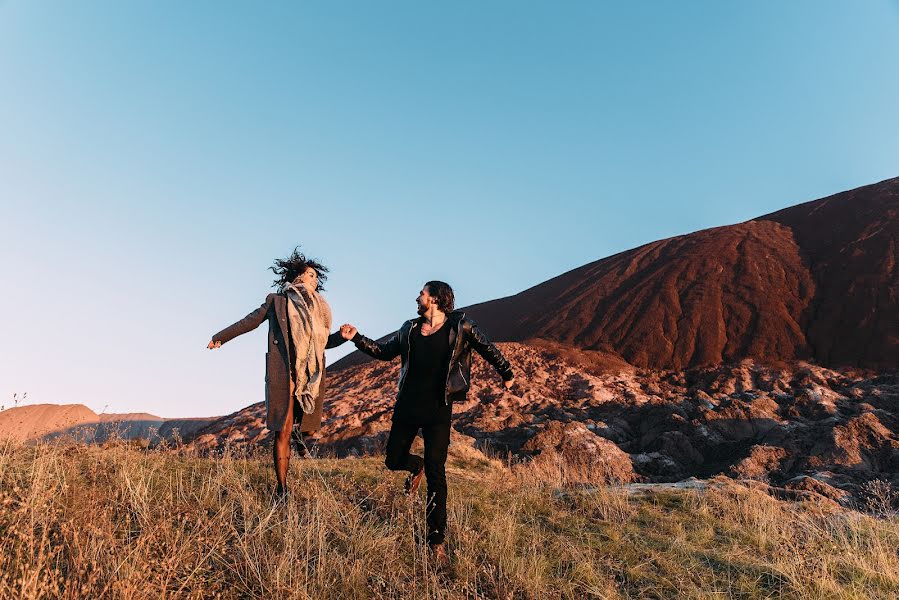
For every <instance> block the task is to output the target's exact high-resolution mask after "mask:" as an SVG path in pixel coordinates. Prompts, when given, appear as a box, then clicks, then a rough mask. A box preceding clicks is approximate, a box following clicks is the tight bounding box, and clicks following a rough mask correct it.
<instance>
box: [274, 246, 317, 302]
mask: <svg viewBox="0 0 899 600" xmlns="http://www.w3.org/2000/svg"><path fill="white" fill-rule="evenodd" d="M269 269H271V270H272V271H273V272H274V273H275V275H276V276H277V277H276V279H275V281H274V282H273V283H272V287H277V288H278V291H279V292H283V291H284V288H286V287H287V286H288V285H290V284H291V283H293V280H294V279H296V278H297V277H299V276H300V275H302V274H303V273H305V272H306V269H315V272H316V273H318V287H316V289H315V291H317V292H320V291H322V290H324V289H325V287H324V283H325V281H327V280H328V275H327V273H328V267H326V266H325V265H323V264H321V263H320V262H318V261H317V260H315V259H310V258H306V255H304V254H303V253H302V252H300V247H299V246H297V247H296V248H294V249H293V252H292V253H291V254H290V256H288V257H287V258H276V259H275V264H274V266H271V267H269Z"/></svg>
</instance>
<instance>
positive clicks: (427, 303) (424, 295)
mask: <svg viewBox="0 0 899 600" xmlns="http://www.w3.org/2000/svg"><path fill="white" fill-rule="evenodd" d="M415 303H416V304H417V305H418V314H420V315H423V314H425V313H426V312H428V309H429V308H431V306H433V305H434V304H436V303H437V299H436V298H435V297H434V296H432V295H431V293H430V292H429V291H428V286H424V287H423V288H421V291H420V292H418V298H416V299H415Z"/></svg>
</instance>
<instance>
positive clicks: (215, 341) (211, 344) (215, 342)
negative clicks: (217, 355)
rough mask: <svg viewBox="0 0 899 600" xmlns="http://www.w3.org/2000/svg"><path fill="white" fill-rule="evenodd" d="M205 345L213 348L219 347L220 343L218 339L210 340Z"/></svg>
mask: <svg viewBox="0 0 899 600" xmlns="http://www.w3.org/2000/svg"><path fill="white" fill-rule="evenodd" d="M206 347H207V348H209V349H210V350H215V349H216V348H221V347H222V343H221V342H219V341H218V340H212V341H211V342H209V345H207V346H206Z"/></svg>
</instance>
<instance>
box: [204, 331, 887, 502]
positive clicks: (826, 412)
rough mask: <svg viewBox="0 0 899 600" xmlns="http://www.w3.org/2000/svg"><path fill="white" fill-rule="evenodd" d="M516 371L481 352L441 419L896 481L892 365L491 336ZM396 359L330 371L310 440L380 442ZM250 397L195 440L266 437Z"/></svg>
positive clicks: (238, 442) (622, 467) (663, 474)
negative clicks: (698, 359)
mask: <svg viewBox="0 0 899 600" xmlns="http://www.w3.org/2000/svg"><path fill="white" fill-rule="evenodd" d="M500 347H501V349H502V350H503V352H504V353H505V354H506V356H507V357H509V359H510V360H511V361H512V362H513V364H514V365H515V368H516V372H517V373H518V378H517V382H516V384H515V385H514V386H513V388H512V390H511V391H506V390H504V389H503V388H502V387H501V386H500V381H499V378H498V377H497V376H496V375H495V373H493V372H492V371H491V369H490V368H489V366H487V365H486V364H485V363H484V362H483V361H482V360H480V359H477V360H476V361H475V365H474V369H473V379H474V385H473V388H472V391H471V393H470V395H469V399H468V401H467V402H466V403H464V404H460V405H457V406H456V407H455V420H454V427H455V428H456V430H457V431H458V432H460V433H462V434H465V435H467V436H470V437H472V438H474V439H476V440H477V441H478V443H479V446H480V447H482V448H486V449H491V450H493V451H495V452H500V453H502V454H505V453H506V452H512V453H514V454H517V455H519V456H522V457H526V456H539V455H540V454H542V453H550V454H553V455H561V456H563V457H565V459H566V460H570V461H574V462H577V463H580V464H586V465H588V466H589V465H590V464H593V465H595V466H599V467H601V468H602V470H604V471H605V472H607V473H609V474H611V475H614V477H615V478H619V479H637V480H644V481H651V482H665V481H677V480H681V479H684V478H687V477H690V476H696V477H710V476H712V475H715V474H725V475H729V476H732V477H737V478H743V479H745V478H749V479H760V480H765V481H768V482H770V483H772V484H775V485H778V486H787V485H789V486H793V487H797V486H798V487H800V488H801V489H804V488H811V487H814V488H815V491H818V492H821V491H823V492H825V493H826V494H827V495H830V496H832V497H835V498H837V499H839V498H842V497H843V496H844V495H846V494H848V493H855V492H857V491H858V489H859V486H860V485H861V484H863V483H865V482H867V481H870V480H872V479H883V480H887V481H891V482H892V484H893V485H894V486H899V375H897V374H896V373H893V374H889V375H879V376H873V375H871V374H870V373H865V372H861V371H854V370H851V369H848V370H831V369H827V368H824V367H820V366H815V365H811V364H808V363H802V362H798V363H793V364H782V365H780V366H770V365H768V366H766V365H762V364H760V363H757V362H755V361H752V360H745V361H742V362H740V363H737V364H732V365H729V366H717V367H709V368H694V369H687V370H668V371H659V370H646V369H636V368H632V367H631V368H627V367H625V368H617V369H612V370H602V369H595V368H591V365H593V364H595V363H596V358H597V357H596V356H594V355H590V354H589V353H586V354H585V353H578V352H576V351H572V350H570V349H567V348H564V347H558V346H556V347H554V346H552V345H549V344H543V345H540V346H528V345H522V344H516V343H504V344H500ZM398 368H399V367H398V362H397V361H394V362H392V363H368V364H364V365H359V366H355V367H350V368H347V369H344V370H342V371H339V372H337V373H335V374H334V375H333V376H332V377H331V379H330V385H331V388H330V393H329V397H328V399H327V401H326V413H325V424H324V427H323V428H322V430H321V431H320V433H319V435H318V436H317V438H318V439H317V448H318V452H319V453H322V454H336V455H338V456H346V455H354V454H365V453H369V452H376V451H380V450H381V447H382V445H383V443H384V441H385V439H386V433H387V431H388V430H389V427H390V422H389V417H390V410H391V408H392V405H393V396H394V390H395V386H396V380H397V375H398ZM267 437H268V433H267V431H266V430H265V415H264V406H263V405H262V404H261V403H260V404H255V405H253V406H250V407H247V408H246V409H244V410H242V411H239V412H237V413H234V414H233V415H229V416H227V417H223V418H222V419H220V420H219V421H216V422H214V423H212V424H210V425H209V426H207V427H205V428H203V429H201V430H199V431H198V432H197V436H196V437H195V438H194V439H193V440H192V441H191V447H192V448H193V449H195V450H198V451H202V452H209V451H215V450H221V449H223V448H224V447H226V446H230V447H232V448H241V447H245V448H246V447H252V446H255V445H258V444H261V443H263V442H265V441H266V440H267Z"/></svg>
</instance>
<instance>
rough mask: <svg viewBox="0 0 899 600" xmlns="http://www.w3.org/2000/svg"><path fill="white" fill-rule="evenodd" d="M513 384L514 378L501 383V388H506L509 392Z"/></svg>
mask: <svg viewBox="0 0 899 600" xmlns="http://www.w3.org/2000/svg"><path fill="white" fill-rule="evenodd" d="M513 383H515V378H514V377H513V378H512V379H510V380H509V381H504V382H503V387H504V388H506V389H507V390H511V389H512V384H513Z"/></svg>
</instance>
